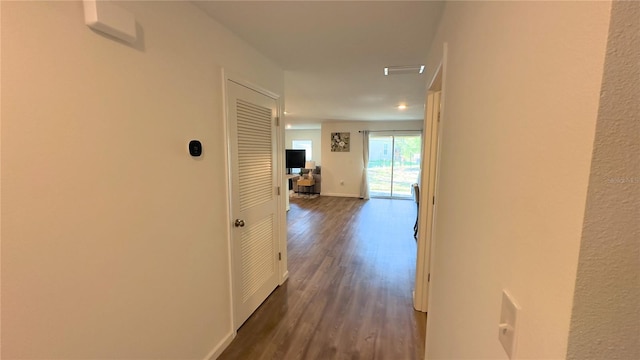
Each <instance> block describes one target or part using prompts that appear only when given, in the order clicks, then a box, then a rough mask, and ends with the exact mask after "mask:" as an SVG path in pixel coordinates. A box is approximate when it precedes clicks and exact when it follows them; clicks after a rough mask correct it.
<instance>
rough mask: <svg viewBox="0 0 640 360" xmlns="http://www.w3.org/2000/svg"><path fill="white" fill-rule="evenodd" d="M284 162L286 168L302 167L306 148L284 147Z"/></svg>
mask: <svg viewBox="0 0 640 360" xmlns="http://www.w3.org/2000/svg"><path fill="white" fill-rule="evenodd" d="M285 155H286V156H285V164H286V166H285V167H286V168H287V169H295V168H300V169H302V168H304V163H305V160H306V157H307V154H306V150H298V149H286V150H285Z"/></svg>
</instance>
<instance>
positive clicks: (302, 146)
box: [291, 140, 313, 161]
mask: <svg viewBox="0 0 640 360" xmlns="http://www.w3.org/2000/svg"><path fill="white" fill-rule="evenodd" d="M312 145H313V142H312V141H311V140H292V141H291V148H292V149H299V150H306V151H305V155H306V160H307V161H311V160H313V154H312V149H313V146H312Z"/></svg>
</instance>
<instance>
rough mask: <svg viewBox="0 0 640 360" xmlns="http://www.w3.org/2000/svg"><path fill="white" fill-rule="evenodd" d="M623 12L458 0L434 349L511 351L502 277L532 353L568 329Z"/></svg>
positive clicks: (452, 18) (558, 342)
mask: <svg viewBox="0 0 640 360" xmlns="http://www.w3.org/2000/svg"><path fill="white" fill-rule="evenodd" d="M609 15H610V3H608V2H529V3H526V2H448V3H447V4H446V5H445V10H444V14H443V19H442V22H441V24H440V28H439V32H438V35H437V37H436V40H434V43H433V45H432V51H431V53H430V56H429V60H428V66H427V68H428V69H429V70H430V71H432V69H434V67H435V65H437V64H438V62H439V61H440V59H441V56H442V47H443V43H444V42H446V43H447V44H448V61H447V64H446V75H445V76H446V77H445V79H444V87H445V99H444V109H443V113H442V114H443V118H442V127H443V136H442V148H441V150H442V152H441V163H440V164H441V166H440V173H439V176H440V177H439V193H438V195H437V199H438V203H437V204H436V205H437V210H436V211H437V214H436V224H435V231H436V233H435V243H434V248H433V256H434V261H433V264H432V268H431V270H432V272H431V285H432V288H431V291H430V301H429V317H428V320H427V321H428V325H427V345H426V348H427V358H428V359H478V358H485V359H506V358H507V357H506V354H505V353H504V351H503V349H502V347H501V345H500V343H499V342H498V322H499V319H500V314H499V312H500V303H501V291H502V289H508V290H509V291H510V292H511V293H512V295H513V296H514V297H515V299H516V300H517V301H518V302H519V304H520V305H521V307H522V311H521V313H520V318H519V330H518V331H519V337H518V343H519V352H518V355H517V357H518V358H536V359H542V358H544V359H559V358H564V357H565V356H566V354H567V339H568V333H569V323H570V317H571V308H572V304H573V294H574V283H575V279H576V268H577V263H578V262H577V261H578V252H579V248H580V241H581V233H582V224H583V217H584V212H585V199H586V194H587V185H588V182H589V169H590V163H591V157H592V149H593V141H594V133H595V124H596V119H597V116H598V103H599V95H600V85H601V79H602V69H603V63H604V54H605V46H606V41H607V33H608V25H609Z"/></svg>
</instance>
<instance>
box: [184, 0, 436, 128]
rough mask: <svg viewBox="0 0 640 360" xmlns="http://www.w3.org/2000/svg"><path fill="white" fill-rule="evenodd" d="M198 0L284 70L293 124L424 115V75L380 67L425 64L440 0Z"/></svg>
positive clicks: (306, 125)
mask: <svg viewBox="0 0 640 360" xmlns="http://www.w3.org/2000/svg"><path fill="white" fill-rule="evenodd" d="M194 3H195V4H196V5H197V6H198V7H200V8H201V9H202V10H204V11H205V12H206V13H207V14H209V15H210V16H211V17H212V18H214V19H215V20H216V21H218V22H220V23H221V24H223V25H224V26H226V27H227V28H229V29H230V30H231V31H232V32H234V33H235V34H237V35H238V36H239V37H241V38H242V39H244V40H245V41H247V42H248V43H249V44H251V45H252V46H253V47H255V48H256V49H258V50H259V51H260V52H261V53H263V54H264V55H266V56H267V57H269V58H270V59H272V60H273V61H274V62H276V63H277V64H278V65H280V66H281V67H282V68H283V69H284V70H285V102H286V104H285V110H286V111H287V115H286V116H285V122H286V123H287V124H291V125H292V126H293V128H313V127H316V128H319V123H320V122H322V121H327V120H416V119H422V118H423V112H424V99H425V91H426V86H427V79H426V78H425V75H419V74H416V75H392V76H384V73H383V68H384V67H385V66H404V65H419V64H424V62H425V61H426V57H427V52H428V49H429V45H430V44H431V41H432V39H433V36H434V34H435V31H436V28H437V25H438V21H439V19H440V15H441V12H442V6H443V3H442V2H440V1H197V2H194ZM401 103H405V104H406V105H407V109H406V110H399V109H397V106H398V105H399V104H401Z"/></svg>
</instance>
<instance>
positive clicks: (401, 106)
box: [398, 104, 407, 110]
mask: <svg viewBox="0 0 640 360" xmlns="http://www.w3.org/2000/svg"><path fill="white" fill-rule="evenodd" d="M406 108H407V105H405V104H400V105H398V109H400V110H404V109H406Z"/></svg>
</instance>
